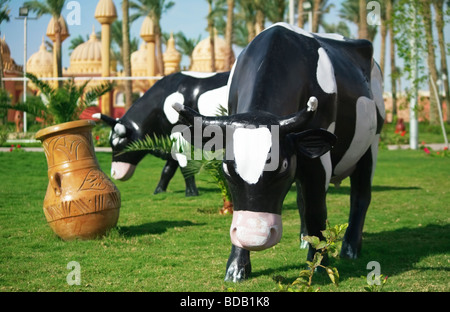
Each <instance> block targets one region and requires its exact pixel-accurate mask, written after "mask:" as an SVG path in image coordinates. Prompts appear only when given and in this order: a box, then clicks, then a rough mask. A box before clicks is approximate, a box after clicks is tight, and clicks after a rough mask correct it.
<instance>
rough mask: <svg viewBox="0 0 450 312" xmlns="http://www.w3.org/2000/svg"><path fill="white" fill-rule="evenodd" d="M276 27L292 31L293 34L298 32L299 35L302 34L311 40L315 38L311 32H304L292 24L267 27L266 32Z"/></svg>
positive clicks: (277, 24)
mask: <svg viewBox="0 0 450 312" xmlns="http://www.w3.org/2000/svg"><path fill="white" fill-rule="evenodd" d="M276 26H281V27H284V28H286V29H289V30H291V31H293V32H296V33H297V34H300V35H303V36H306V37H310V38H314V36H313V35H312V34H311V33H310V32H308V31H306V30H304V29H302V28H300V27H297V26H295V25H291V24H288V23H284V22H280V23H275V24H273V25H272V26H270V27H267V28H266V30H267V29H269V28H272V27H276Z"/></svg>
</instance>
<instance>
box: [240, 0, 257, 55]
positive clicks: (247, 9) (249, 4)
mask: <svg viewBox="0 0 450 312" xmlns="http://www.w3.org/2000/svg"><path fill="white" fill-rule="evenodd" d="M236 7H237V14H236V24H237V25H239V26H238V27H237V29H240V31H238V32H236V35H240V36H241V37H242V38H241V37H239V38H240V39H239V40H237V37H236V40H237V41H238V42H239V43H238V45H239V46H241V47H243V46H246V45H247V44H248V43H249V42H250V41H252V40H253V38H254V37H255V35H256V32H255V23H256V8H255V4H254V3H253V0H238V2H237V6H236ZM243 24H244V26H242V25H243ZM244 29H246V31H244ZM245 34H247V38H243V35H245Z"/></svg>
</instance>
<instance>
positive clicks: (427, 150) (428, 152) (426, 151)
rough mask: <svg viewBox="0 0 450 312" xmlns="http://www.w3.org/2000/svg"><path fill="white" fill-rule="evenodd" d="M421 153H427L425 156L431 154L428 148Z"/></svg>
mask: <svg viewBox="0 0 450 312" xmlns="http://www.w3.org/2000/svg"><path fill="white" fill-rule="evenodd" d="M423 151H424V152H425V153H427V154H430V153H431V152H430V150H429V149H428V148H426V147H424V149H423Z"/></svg>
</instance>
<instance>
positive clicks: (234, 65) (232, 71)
mask: <svg viewBox="0 0 450 312" xmlns="http://www.w3.org/2000/svg"><path fill="white" fill-rule="evenodd" d="M236 63H237V58H236V61H235V62H234V64H233V67H231V71H230V75H229V76H228V82H227V92H226V95H225V107H226V108H227V109H228V100H229V98H230V87H231V82H232V81H233V76H234V71H235V69H236Z"/></svg>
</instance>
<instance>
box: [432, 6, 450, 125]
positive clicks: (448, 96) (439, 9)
mask: <svg viewBox="0 0 450 312" xmlns="http://www.w3.org/2000/svg"><path fill="white" fill-rule="evenodd" d="M433 5H434V11H435V12H436V28H437V33H438V38H439V51H440V53H441V71H442V74H443V75H445V76H446V77H447V79H442V83H443V84H444V91H445V103H446V105H447V123H448V124H450V88H449V84H448V79H449V77H448V67H447V58H446V51H445V38H444V16H443V14H442V13H443V11H444V3H443V2H441V1H433Z"/></svg>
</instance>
